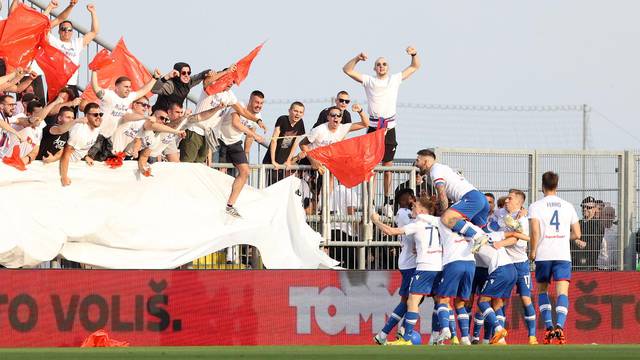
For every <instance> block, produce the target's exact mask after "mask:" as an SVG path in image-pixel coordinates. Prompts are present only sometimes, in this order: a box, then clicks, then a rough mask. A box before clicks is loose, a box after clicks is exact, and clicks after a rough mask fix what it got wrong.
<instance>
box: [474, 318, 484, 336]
mask: <svg viewBox="0 0 640 360" xmlns="http://www.w3.org/2000/svg"><path fill="white" fill-rule="evenodd" d="M483 325H484V318H483V317H482V313H481V312H480V311H476V313H475V314H474V315H473V337H474V338H480V330H481V329H482V326H483Z"/></svg>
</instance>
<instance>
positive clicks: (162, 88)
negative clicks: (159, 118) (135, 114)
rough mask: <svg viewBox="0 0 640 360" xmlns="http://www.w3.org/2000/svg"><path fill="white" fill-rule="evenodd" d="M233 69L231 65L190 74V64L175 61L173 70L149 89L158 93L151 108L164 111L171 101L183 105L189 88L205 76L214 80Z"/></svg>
mask: <svg viewBox="0 0 640 360" xmlns="http://www.w3.org/2000/svg"><path fill="white" fill-rule="evenodd" d="M234 69H235V66H232V67H231V70H227V71H221V72H218V73H215V72H213V71H211V70H210V69H207V70H204V71H202V72H200V73H198V74H196V75H194V76H191V66H190V65H189V64H187V63H184V62H178V63H175V64H174V65H173V70H172V71H171V72H170V73H168V74H167V75H165V76H163V77H162V78H160V80H159V81H157V82H156V83H155V85H154V86H153V88H152V89H151V92H152V93H154V94H157V95H158V99H157V100H156V103H155V104H154V105H153V108H152V109H151V110H152V111H156V110H157V109H162V110H165V111H166V110H168V109H169V105H171V104H173V103H176V104H180V105H184V100H185V99H186V98H187V96H188V95H189V91H191V88H192V87H194V86H196V85H198V84H200V83H201V82H202V81H203V80H204V78H205V77H206V76H212V77H213V81H215V80H218V79H219V78H220V77H222V76H223V75H224V74H226V73H227V72H229V71H232V70H234Z"/></svg>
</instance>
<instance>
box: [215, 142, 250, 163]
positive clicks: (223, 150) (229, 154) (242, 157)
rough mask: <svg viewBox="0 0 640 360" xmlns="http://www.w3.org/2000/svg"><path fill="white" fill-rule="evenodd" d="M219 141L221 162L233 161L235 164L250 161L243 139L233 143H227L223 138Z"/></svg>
mask: <svg viewBox="0 0 640 360" xmlns="http://www.w3.org/2000/svg"><path fill="white" fill-rule="evenodd" d="M219 141H220V150H219V151H220V162H221V163H232V164H233V165H237V164H248V163H249V161H248V160H247V154H245V152H244V148H243V147H242V140H240V141H238V142H236V143H233V144H231V145H227V144H225V143H224V141H222V140H219Z"/></svg>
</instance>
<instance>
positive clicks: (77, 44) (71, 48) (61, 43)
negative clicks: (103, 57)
mask: <svg viewBox="0 0 640 360" xmlns="http://www.w3.org/2000/svg"><path fill="white" fill-rule="evenodd" d="M76 3H77V0H71V2H70V4H69V6H68V7H67V8H66V9H65V10H64V11H63V12H62V13H60V15H59V16H58V18H57V19H56V20H57V21H56V22H53V23H52V26H51V28H52V30H53V28H54V27H55V26H56V25H57V23H59V24H60V25H59V27H58V36H59V38H57V37H55V36H53V35H52V34H51V33H49V35H48V40H49V43H51V45H53V46H54V47H55V48H57V49H59V50H60V51H62V52H63V53H64V54H65V55H67V56H68V57H69V59H71V61H73V63H74V64H76V65H80V55H81V54H82V51H83V50H84V49H85V48H86V47H87V45H89V44H90V43H91V42H92V41H93V39H95V38H96V36H98V33H99V32H100V23H99V22H98V15H97V14H96V8H95V6H94V5H93V4H89V5H87V11H89V13H90V14H91V30H90V31H89V32H88V33H86V34H84V35H80V36H78V37H76V38H73V23H72V22H71V21H69V20H66V18H67V17H68V15H69V13H70V12H71V9H72V8H73V7H74V5H75V4H76ZM55 7H57V2H55V1H52V2H51V3H49V7H48V11H51V10H52V9H53V8H55ZM78 74H79V71H78V70H76V72H75V73H74V74H73V75H72V76H71V78H70V79H69V82H67V85H70V86H71V87H73V88H74V93H76V95H77V90H76V89H75V87H76V86H77V85H78Z"/></svg>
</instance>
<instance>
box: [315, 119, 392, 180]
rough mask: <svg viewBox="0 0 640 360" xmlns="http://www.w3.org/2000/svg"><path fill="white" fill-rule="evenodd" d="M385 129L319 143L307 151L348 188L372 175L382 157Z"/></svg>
mask: <svg viewBox="0 0 640 360" xmlns="http://www.w3.org/2000/svg"><path fill="white" fill-rule="evenodd" d="M384 135H385V129H380V130H376V131H374V132H372V133H369V134H366V135H362V136H357V137H354V138H351V139H347V140H343V141H340V142H337V143H335V144H331V145H327V146H322V147H319V148H316V149H313V150H311V151H309V152H308V153H307V155H308V156H311V157H312V158H314V159H315V160H317V161H319V162H321V163H323V164H324V165H325V166H326V167H327V169H329V171H331V173H332V174H333V175H335V177H336V178H337V179H338V181H340V183H341V184H343V185H344V186H346V187H348V188H352V187H354V186H356V185H358V184H360V183H362V182H363V181H366V180H369V178H371V176H372V175H373V168H375V167H376V165H378V164H379V163H380V161H382V158H383V157H384Z"/></svg>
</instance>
